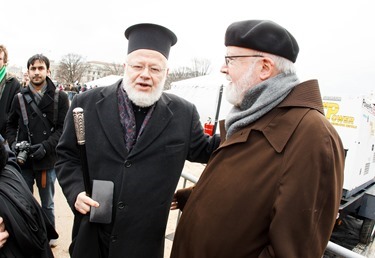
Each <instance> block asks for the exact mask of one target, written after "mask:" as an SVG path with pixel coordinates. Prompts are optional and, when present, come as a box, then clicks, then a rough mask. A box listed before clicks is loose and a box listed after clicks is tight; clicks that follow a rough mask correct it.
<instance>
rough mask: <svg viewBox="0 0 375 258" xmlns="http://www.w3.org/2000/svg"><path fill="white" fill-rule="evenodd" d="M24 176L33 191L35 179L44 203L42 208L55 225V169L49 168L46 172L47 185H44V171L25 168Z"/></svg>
mask: <svg viewBox="0 0 375 258" xmlns="http://www.w3.org/2000/svg"><path fill="white" fill-rule="evenodd" d="M22 176H23V178H24V179H25V181H26V184H27V186H28V187H29V189H30V191H31V192H32V193H33V186H34V180H35V181H36V185H37V187H38V191H39V197H40V201H41V203H42V209H43V210H44V212H45V214H46V215H47V218H48V219H49V220H50V222H51V224H52V225H53V227H55V202H54V196H55V181H56V173H55V169H54V168H52V169H49V170H47V174H46V187H45V188H43V187H42V171H40V170H38V171H34V170H31V169H23V170H22Z"/></svg>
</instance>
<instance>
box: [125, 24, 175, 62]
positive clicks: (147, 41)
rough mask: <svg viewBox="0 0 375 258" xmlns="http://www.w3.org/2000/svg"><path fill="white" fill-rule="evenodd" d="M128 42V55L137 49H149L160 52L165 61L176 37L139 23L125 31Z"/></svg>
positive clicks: (160, 27)
mask: <svg viewBox="0 0 375 258" xmlns="http://www.w3.org/2000/svg"><path fill="white" fill-rule="evenodd" d="M125 37H126V38H127V39H128V40H129V43H128V54H129V53H131V52H133V51H135V50H137V49H151V50H155V51H158V52H160V53H161V54H163V55H164V56H165V57H166V58H167V59H168V56H169V50H170V48H171V46H173V45H174V44H176V42H177V37H176V35H175V34H174V33H173V32H172V31H171V30H169V29H167V28H165V27H163V26H160V25H157V24H152V23H140V24H136V25H133V26H130V27H129V28H127V29H126V30H125Z"/></svg>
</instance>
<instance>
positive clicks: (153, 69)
mask: <svg viewBox="0 0 375 258" xmlns="http://www.w3.org/2000/svg"><path fill="white" fill-rule="evenodd" d="M128 66H129V67H130V68H131V69H132V70H133V71H134V72H143V71H144V70H145V69H146V68H147V69H148V71H149V73H151V74H153V75H160V74H161V73H162V72H163V71H164V70H165V69H166V68H162V67H160V66H157V65H153V66H144V65H142V64H128Z"/></svg>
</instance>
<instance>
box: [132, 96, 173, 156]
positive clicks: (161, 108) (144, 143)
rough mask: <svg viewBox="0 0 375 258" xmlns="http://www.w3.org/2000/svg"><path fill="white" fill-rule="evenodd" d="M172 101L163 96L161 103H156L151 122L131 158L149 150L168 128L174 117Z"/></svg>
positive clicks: (135, 146)
mask: <svg viewBox="0 0 375 258" xmlns="http://www.w3.org/2000/svg"><path fill="white" fill-rule="evenodd" d="M170 101H171V99H170V98H169V97H168V96H166V95H165V94H163V95H162V96H161V98H160V99H159V101H158V102H157V103H156V106H155V110H154V112H153V113H152V116H151V118H150V121H149V122H148V124H147V125H146V127H145V129H144V131H143V133H142V135H141V136H140V137H139V138H138V140H137V142H136V143H135V145H134V147H133V150H132V151H131V152H130V154H129V157H131V156H134V155H136V154H137V153H139V152H142V151H143V150H144V149H145V148H147V147H148V146H149V145H150V144H151V143H152V142H154V141H155V139H156V138H158V136H159V135H160V134H161V133H162V132H163V130H164V129H165V128H166V127H167V125H168V124H169V122H170V120H171V119H172V117H173V112H172V110H170V108H169V103H170Z"/></svg>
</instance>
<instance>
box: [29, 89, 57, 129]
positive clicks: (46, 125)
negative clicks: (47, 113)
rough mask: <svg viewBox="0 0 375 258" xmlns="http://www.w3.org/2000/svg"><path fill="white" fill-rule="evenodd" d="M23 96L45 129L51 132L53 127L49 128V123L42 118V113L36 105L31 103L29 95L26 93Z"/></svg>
mask: <svg viewBox="0 0 375 258" xmlns="http://www.w3.org/2000/svg"><path fill="white" fill-rule="evenodd" d="M23 95H24V96H25V99H26V101H27V104H29V105H30V106H31V108H32V109H34V111H35V113H37V115H38V116H39V117H40V119H42V121H43V124H44V126H45V127H46V128H48V129H49V130H51V131H53V127H51V125H50V123H49V122H48V121H47V119H46V118H45V117H44V116H43V114H42V112H41V111H40V109H39V108H38V107H37V105H36V104H35V102H34V101H33V99H32V98H31V97H30V95H29V94H28V93H27V92H25V93H24V94H23Z"/></svg>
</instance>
